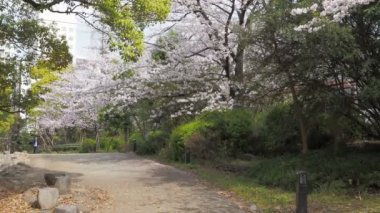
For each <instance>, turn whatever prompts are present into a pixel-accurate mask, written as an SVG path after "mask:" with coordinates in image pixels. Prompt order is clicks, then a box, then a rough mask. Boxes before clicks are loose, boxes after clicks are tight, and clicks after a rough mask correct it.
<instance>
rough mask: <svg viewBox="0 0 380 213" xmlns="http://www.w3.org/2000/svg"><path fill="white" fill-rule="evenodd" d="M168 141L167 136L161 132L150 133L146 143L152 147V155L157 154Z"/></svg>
mask: <svg viewBox="0 0 380 213" xmlns="http://www.w3.org/2000/svg"><path fill="white" fill-rule="evenodd" d="M168 140H169V134H168V133H167V132H165V131H163V130H154V131H151V132H150V133H149V135H148V140H147V142H148V143H149V145H150V146H152V147H153V153H154V154H155V153H158V152H159V151H160V150H161V149H162V148H164V147H165V145H166V142H167V141H168Z"/></svg>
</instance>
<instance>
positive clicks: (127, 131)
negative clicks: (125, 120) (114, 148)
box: [124, 127, 129, 143]
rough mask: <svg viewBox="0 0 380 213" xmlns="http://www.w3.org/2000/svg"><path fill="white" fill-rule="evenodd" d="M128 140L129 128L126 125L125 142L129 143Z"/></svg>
mask: <svg viewBox="0 0 380 213" xmlns="http://www.w3.org/2000/svg"><path fill="white" fill-rule="evenodd" d="M128 140H129V128H128V127H126V128H124V142H125V143H128Z"/></svg>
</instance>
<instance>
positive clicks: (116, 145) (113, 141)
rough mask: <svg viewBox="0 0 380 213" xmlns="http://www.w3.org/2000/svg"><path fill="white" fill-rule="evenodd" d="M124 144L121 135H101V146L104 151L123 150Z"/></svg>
mask: <svg viewBox="0 0 380 213" xmlns="http://www.w3.org/2000/svg"><path fill="white" fill-rule="evenodd" d="M123 145H124V139H123V138H121V137H101V138H100V148H101V149H103V150H104V151H107V152H110V151H115V150H121V149H122V148H123Z"/></svg>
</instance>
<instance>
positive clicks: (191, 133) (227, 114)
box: [169, 110, 253, 160]
mask: <svg viewBox="0 0 380 213" xmlns="http://www.w3.org/2000/svg"><path fill="white" fill-rule="evenodd" d="M252 121H253V119H252V115H251V114H250V113H249V112H247V111H244V110H226V111H213V112H207V113H203V114H201V115H199V116H198V117H197V118H196V119H195V120H193V121H190V122H188V123H185V124H182V125H180V126H178V127H177V128H175V129H174V130H173V131H172V133H171V135H170V140H169V142H170V143H169V150H170V151H171V152H172V156H173V157H172V158H173V159H174V160H181V159H182V156H183V154H184V150H185V146H187V148H189V149H190V151H191V152H194V156H198V157H200V156H205V155H204V154H203V152H204V151H205V150H206V149H209V150H212V151H213V152H214V153H217V154H218V155H222V156H232V157H235V156H236V155H237V154H239V153H245V152H248V151H249V149H250V147H251V145H252V144H251V142H252V140H251V139H252V138H251V136H252ZM202 142H204V143H206V144H202ZM197 152H199V153H197ZM210 156H211V155H210Z"/></svg>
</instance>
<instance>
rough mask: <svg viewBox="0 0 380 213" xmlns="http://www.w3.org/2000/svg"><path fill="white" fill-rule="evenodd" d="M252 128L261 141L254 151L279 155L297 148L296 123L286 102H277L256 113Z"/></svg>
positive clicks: (298, 141)
mask: <svg viewBox="0 0 380 213" xmlns="http://www.w3.org/2000/svg"><path fill="white" fill-rule="evenodd" d="M254 130H255V131H254V132H255V134H256V136H257V137H258V138H259V141H260V143H261V144H260V145H258V146H257V147H256V148H257V149H256V150H254V152H255V153H258V154H266V155H279V154H284V153H287V152H297V151H298V150H299V148H298V146H299V143H300V137H299V129H298V124H297V121H296V120H295V118H294V116H293V112H292V109H291V106H290V105H289V104H288V103H278V104H276V105H273V106H271V107H269V108H268V109H267V110H266V111H264V112H261V113H258V114H257V115H256V118H255V122H254Z"/></svg>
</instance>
